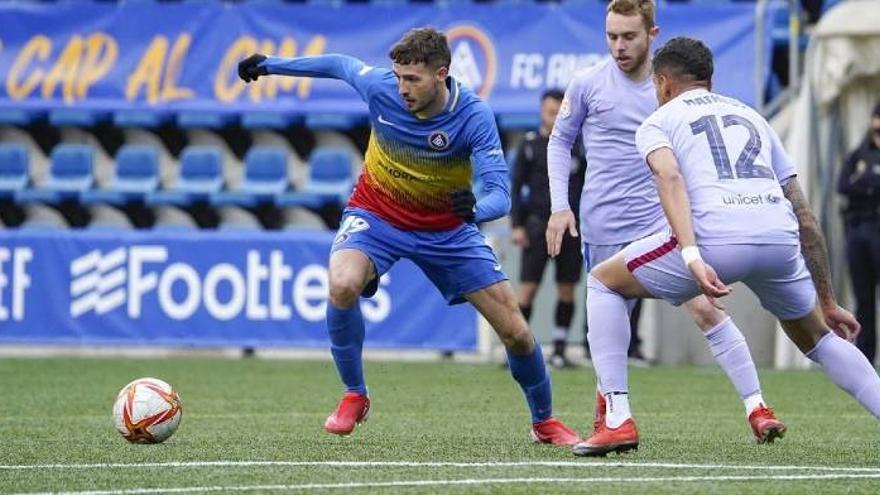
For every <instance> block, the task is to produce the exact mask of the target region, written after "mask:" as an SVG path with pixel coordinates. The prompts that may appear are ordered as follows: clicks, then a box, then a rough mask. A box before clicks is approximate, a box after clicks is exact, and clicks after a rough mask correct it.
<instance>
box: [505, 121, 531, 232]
mask: <svg viewBox="0 0 880 495" xmlns="http://www.w3.org/2000/svg"><path fill="white" fill-rule="evenodd" d="M526 146H529V141H528V139H523V141H522V142H521V143H520V144H519V148H518V149H517V150H516V158H514V162H513V182H512V185H511V188H510V189H511V191H510V198H511V203H512V206H511V208H510V218H511V220H512V222H513V226H514V227H521V226H523V225H524V224H525V223H526V216H527V210H526V205H525V204H523V197H522V188H523V185H525V183H526V180H527V179H528V177H529V172H530V171H531V169H532V166H533V163H532V162H531V161H530V160H529V159H528V158H527V157H526Z"/></svg>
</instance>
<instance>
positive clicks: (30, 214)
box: [20, 204, 68, 229]
mask: <svg viewBox="0 0 880 495" xmlns="http://www.w3.org/2000/svg"><path fill="white" fill-rule="evenodd" d="M25 212H26V213H25V220H24V223H22V224H21V225H20V228H22V229H66V228H67V227H68V225H67V221H65V220H64V216H63V215H62V214H61V213H59V212H57V211H55V210H53V209H52V208H50V207H48V206H46V205H41V204H33V205H28V206H27V207H26V208H25Z"/></svg>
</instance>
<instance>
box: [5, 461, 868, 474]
mask: <svg viewBox="0 0 880 495" xmlns="http://www.w3.org/2000/svg"><path fill="white" fill-rule="evenodd" d="M207 467H330V468H335V467H347V468H382V467H386V468H408V467H435V468H444V467H449V468H495V467H497V468H502V467H576V468H582V469H590V468H606V467H639V468H666V469H726V470H752V471H825V472H831V473H868V474H877V475H880V466H878V467H833V466H791V465H789V466H768V465H763V466H762V465H739V464H683V463H670V462H622V461H588V460H584V461H516V462H508V461H499V462H447V461H443V462H416V461H179V462H143V463H96V464H6V465H3V464H0V471H24V470H42V469H58V470H64V469H80V470H85V469H125V468H133V469H147V468H157V469H170V468H207Z"/></svg>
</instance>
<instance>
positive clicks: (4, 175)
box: [0, 144, 28, 198]
mask: <svg viewBox="0 0 880 495" xmlns="http://www.w3.org/2000/svg"><path fill="white" fill-rule="evenodd" d="M27 185H28V155H27V148H26V147H25V146H24V145H23V144H0V198H3V197H11V196H13V195H14V194H15V191H21V190H23V189H25V188H27Z"/></svg>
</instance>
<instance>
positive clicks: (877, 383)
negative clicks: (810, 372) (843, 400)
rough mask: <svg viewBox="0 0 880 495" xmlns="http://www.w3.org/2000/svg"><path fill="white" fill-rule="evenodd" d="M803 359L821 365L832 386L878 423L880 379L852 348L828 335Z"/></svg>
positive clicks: (835, 336)
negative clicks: (857, 403)
mask: <svg viewBox="0 0 880 495" xmlns="http://www.w3.org/2000/svg"><path fill="white" fill-rule="evenodd" d="M807 357H808V358H810V359H812V360H813V361H815V362H817V363H819V364H821V365H822V369H824V370H825V374H826V375H828V378H830V379H831V381H832V382H834V383H835V384H836V385H837V386H838V387H840V388H842V389H844V390H846V392H847V393H848V394H849V395H852V396H853V397H854V398H855V399H856V400H857V401H859V404H861V405H862V407H864V408H865V409H867V410H868V412H870V413H871V414H873V415H874V417H876V418H878V419H880V377H878V376H877V371H876V370H875V369H874V367H873V366H871V363H869V362H868V359H867V358H866V357H865V355H864V354H862V352H861V351H859V350H858V349H857V348H856V346H854V345H852V344H850V343H849V342H847V341H845V340H843V339H842V338H840V337H838V336H837V335H835V334H834V332H830V331H829V332H828V333H827V334H826V335H825V336H824V337H822V338H821V339H819V342H818V343H817V344H816V347H814V348H813V349H812V350H810V352H808V353H807Z"/></svg>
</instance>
